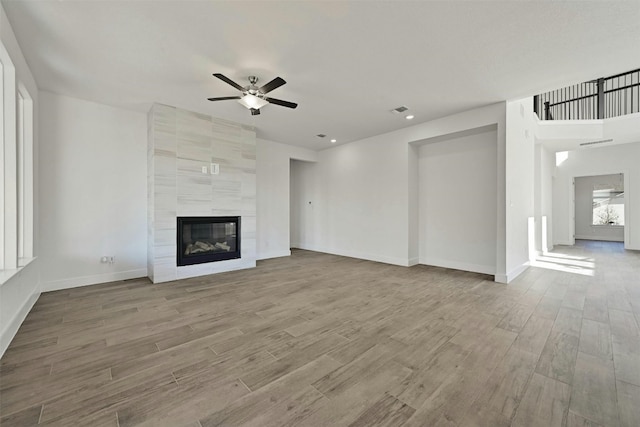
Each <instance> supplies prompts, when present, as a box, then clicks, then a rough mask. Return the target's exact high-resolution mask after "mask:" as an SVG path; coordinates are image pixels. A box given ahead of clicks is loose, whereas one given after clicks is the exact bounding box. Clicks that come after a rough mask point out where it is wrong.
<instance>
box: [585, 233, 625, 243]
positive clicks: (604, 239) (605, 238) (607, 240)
mask: <svg viewBox="0 0 640 427" xmlns="http://www.w3.org/2000/svg"><path fill="white" fill-rule="evenodd" d="M576 239H578V240H599V241H603V242H624V238H622V239H620V238H616V237H598V236H582V235H580V236H578V235H576Z"/></svg>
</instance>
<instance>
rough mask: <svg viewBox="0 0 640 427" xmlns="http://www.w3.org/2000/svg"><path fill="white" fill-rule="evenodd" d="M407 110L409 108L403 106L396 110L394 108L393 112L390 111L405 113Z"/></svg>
mask: <svg viewBox="0 0 640 427" xmlns="http://www.w3.org/2000/svg"><path fill="white" fill-rule="evenodd" d="M408 109H409V107H406V106H404V105H401V106H400V107H398V108H394V109H393V110H391V112H392V113H396V114H397V113H404V112H405V111H407V110H408Z"/></svg>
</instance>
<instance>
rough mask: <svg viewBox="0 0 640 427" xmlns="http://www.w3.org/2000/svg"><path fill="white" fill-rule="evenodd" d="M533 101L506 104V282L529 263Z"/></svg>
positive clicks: (532, 169) (532, 213) (532, 209)
mask: <svg viewBox="0 0 640 427" xmlns="http://www.w3.org/2000/svg"><path fill="white" fill-rule="evenodd" d="M533 114H534V113H533V100H532V99H531V98H525V99H522V100H518V101H511V102H507V107H506V165H505V167H506V181H505V184H506V201H507V213H506V229H505V230H506V236H505V237H506V245H507V246H506V271H507V277H506V281H507V282H510V281H511V280H513V278H515V277H516V276H518V274H520V273H521V272H522V271H524V270H525V269H526V267H527V266H528V263H529V256H530V253H529V252H530V251H529V249H530V248H529V244H530V243H531V245H532V246H533V245H534V242H529V237H528V236H529V229H528V227H529V223H528V221H529V218H532V217H533V216H534V157H535V156H534V134H533V119H534V118H533Z"/></svg>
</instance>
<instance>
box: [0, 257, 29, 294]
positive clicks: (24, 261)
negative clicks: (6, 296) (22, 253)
mask: <svg viewBox="0 0 640 427" xmlns="http://www.w3.org/2000/svg"><path fill="white" fill-rule="evenodd" d="M36 259H37V257H33V258H21V259H19V260H18V262H19V264H18V268H12V269H11V270H0V287H1V286H2V285H4V284H5V283H7V282H8V281H9V279H11V278H12V277H13V276H15V275H16V274H18V273H20V272H21V271H22V269H23V268H25V267H26V266H28V265H29V264H31V263H32V262H33V261H35V260H36Z"/></svg>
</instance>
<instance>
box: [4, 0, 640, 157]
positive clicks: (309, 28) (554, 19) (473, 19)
mask: <svg viewBox="0 0 640 427" xmlns="http://www.w3.org/2000/svg"><path fill="white" fill-rule="evenodd" d="M3 5H4V8H5V10H6V12H7V15H8V16H9V19H10V21H11V24H12V26H13V29H14V31H15V33H16V36H17V38H18V42H19V43H20V45H21V47H22V49H23V51H24V53H25V56H26V58H27V61H28V63H29V65H30V67H31V70H32V72H33V73H34V75H35V78H36V81H37V82H38V85H39V87H40V88H41V89H43V90H47V91H51V92H54V93H59V94H63V95H69V96H73V97H77V98H81V99H86V100H91V101H96V102H100V103H104V104H109V105H114V106H118V107H124V108H128V109H135V110H139V111H145V112H146V111H147V110H148V109H149V107H150V105H151V103H152V102H160V103H164V104H169V105H174V106H177V107H181V108H186V109H190V110H194V111H198V112H201V113H205V114H210V115H212V116H215V117H220V118H224V119H228V120H233V121H236V122H240V123H244V124H248V125H253V126H255V127H256V129H257V131H258V136H259V137H261V138H265V139H271V140H275V141H279V142H284V143H288V144H293V145H299V146H303V147H308V148H312V149H322V148H325V147H327V146H330V145H331V144H330V143H329V142H328V140H329V139H330V138H336V139H337V140H338V143H345V142H349V141H354V140H357V139H361V138H364V137H368V136H373V135H377V134H381V133H384V132H389V131H392V130H396V129H399V128H402V127H406V126H409V125H413V124H416V123H420V122H424V121H429V120H432V119H434V118H437V117H442V116H445V115H448V114H452V113H455V112H459V111H463V110H468V109H471V108H475V107H478V106H481V105H486V104H490V103H494V102H498V101H503V100H507V99H515V98H520V97H525V96H530V95H533V94H536V93H539V92H542V91H546V90H549V89H554V88H557V87H562V86H564V85H566V84H570V83H577V82H580V81H584V80H589V79H593V78H596V77H599V76H606V75H611V74H616V73H618V72H622V71H627V70H630V69H633V68H640V53H639V52H640V25H639V24H638V23H639V22H640V2H637V1H628V2H427V1H423V2H421V1H393V2H392V1H388V2H384V1H376V2H373V1H357V2H356V1H351V2H345V1H333V2H326V1H319V2H315V1H304V2H303V1H287V2H274V1H258V2H247V1H227V2H225V1H215V2H213V1H27V0H21V1H7V0H5V1H3ZM215 72H220V73H223V74H225V75H227V76H229V77H230V78H232V79H234V80H236V81H237V82H239V83H241V84H244V81H246V78H247V76H249V75H256V76H258V77H259V78H260V79H261V82H262V83H265V82H267V81H269V80H271V79H272V78H274V77H276V76H281V77H282V78H284V79H285V80H286V81H287V82H288V83H287V84H286V85H285V86H283V87H281V88H278V89H276V90H275V91H273V92H272V93H271V95H272V96H273V97H274V98H280V99H285V100H289V101H293V102H297V103H298V104H299V107H298V108H297V109H296V110H290V109H287V108H282V107H278V106H274V105H268V106H266V107H264V108H263V110H262V114H261V115H260V116H254V117H252V116H250V114H249V112H248V111H247V110H246V109H244V108H243V107H242V106H240V105H239V104H238V103H237V102H235V101H223V102H217V103H212V102H209V101H207V100H206V98H208V97H214V96H231V95H235V94H236V91H235V90H234V89H233V88H231V87H230V86H228V85H226V84H225V83H223V82H221V81H220V80H218V79H216V78H214V77H213V76H212V75H211V74H212V73H215ZM400 105H406V106H408V107H409V108H410V113H412V114H414V115H415V116H416V118H415V119H414V120H413V121H411V122H409V121H407V120H405V119H404V115H402V114H399V115H398V114H392V113H390V112H389V110H391V109H392V108H395V107H398V106H400ZM318 133H324V134H327V135H328V138H325V140H320V139H318V138H317V137H316V136H315V135H316V134H318Z"/></svg>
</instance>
